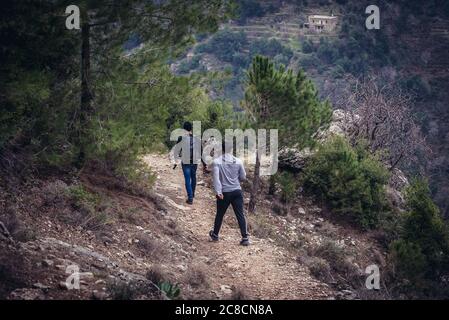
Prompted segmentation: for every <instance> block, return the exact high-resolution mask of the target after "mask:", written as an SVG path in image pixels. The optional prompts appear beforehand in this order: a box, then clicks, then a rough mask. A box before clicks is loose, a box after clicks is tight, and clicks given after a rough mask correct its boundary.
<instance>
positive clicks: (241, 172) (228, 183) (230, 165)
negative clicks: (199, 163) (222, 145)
mask: <svg viewBox="0 0 449 320" xmlns="http://www.w3.org/2000/svg"><path fill="white" fill-rule="evenodd" d="M212 170H213V179H214V189H215V193H216V194H217V195H219V194H223V192H232V191H235V190H241V189H242V187H241V186H240V181H244V180H246V172H245V168H244V167H243V162H242V160H240V159H238V158H236V157H234V156H233V155H231V154H229V153H227V154H224V155H222V156H220V157H218V158H217V159H215V160H214V161H213V162H212Z"/></svg>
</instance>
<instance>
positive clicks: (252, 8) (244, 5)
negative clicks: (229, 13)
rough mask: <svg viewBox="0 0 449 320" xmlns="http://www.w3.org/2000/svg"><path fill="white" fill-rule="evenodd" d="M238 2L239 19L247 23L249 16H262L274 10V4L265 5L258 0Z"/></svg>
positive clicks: (240, 0) (241, 0)
mask: <svg viewBox="0 0 449 320" xmlns="http://www.w3.org/2000/svg"><path fill="white" fill-rule="evenodd" d="M237 4H238V16H239V18H238V21H239V22H240V23H245V22H246V21H247V20H248V18H253V17H262V16H264V15H265V14H267V13H270V12H274V11H275V7H274V6H268V7H264V6H262V5H261V4H260V3H259V2H258V1H256V0H239V1H238V2H237Z"/></svg>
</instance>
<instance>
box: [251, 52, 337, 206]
mask: <svg viewBox="0 0 449 320" xmlns="http://www.w3.org/2000/svg"><path fill="white" fill-rule="evenodd" d="M244 107H245V109H246V111H247V112H248V113H249V115H250V117H251V119H252V122H253V126H254V127H256V128H265V129H278V130H279V146H280V147H282V148H285V147H295V148H298V149H302V148H305V147H309V146H312V145H313V144H314V142H315V135H316V133H317V131H319V130H320V129H322V128H323V127H325V126H326V125H328V124H329V123H330V120H331V116H332V110H331V107H330V104H329V103H328V102H322V101H320V99H319V98H318V92H317V90H316V89H315V86H314V85H313V83H312V82H311V81H310V80H308V79H307V77H306V76H305V75H304V73H303V72H302V71H301V70H300V71H299V72H298V73H297V74H296V75H295V74H294V73H293V71H292V70H287V69H286V68H285V67H284V66H280V67H279V68H277V67H275V64H274V62H273V61H271V60H270V59H269V58H266V57H262V56H256V57H255V58H254V60H253V63H252V65H251V66H250V68H249V70H248V72H247V81H246V91H245V101H244ZM259 143H260V141H259ZM259 187H260V156H259V155H257V156H256V166H255V173H254V179H253V187H252V191H251V198H250V204H249V212H250V213H253V212H254V211H255V207H256V202H257V193H258V192H259Z"/></svg>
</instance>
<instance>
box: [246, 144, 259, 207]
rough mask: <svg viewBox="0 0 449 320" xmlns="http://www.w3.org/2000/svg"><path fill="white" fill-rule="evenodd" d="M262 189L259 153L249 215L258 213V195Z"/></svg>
mask: <svg viewBox="0 0 449 320" xmlns="http://www.w3.org/2000/svg"><path fill="white" fill-rule="evenodd" d="M259 187H260V158H259V153H257V155H256V166H255V168H254V178H253V188H252V189H251V196H250V199H249V206H248V213H250V214H251V213H254V212H255V211H256V202H257V195H258V193H259Z"/></svg>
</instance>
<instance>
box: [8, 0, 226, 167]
mask: <svg viewBox="0 0 449 320" xmlns="http://www.w3.org/2000/svg"><path fill="white" fill-rule="evenodd" d="M68 4H70V3H69V2H68V1H65V0H57V1H49V0H44V1H39V2H36V1H28V0H27V1H21V2H10V3H8V4H7V5H5V6H3V7H2V10H1V12H0V16H1V21H2V24H0V36H1V39H2V50H1V52H0V60H1V61H2V64H1V66H0V69H1V73H2V77H1V78H0V90H1V92H0V104H1V105H2V112H1V115H0V120H1V121H0V153H2V152H3V151H4V148H5V149H6V148H8V149H15V150H17V149H19V150H21V151H22V150H26V152H27V154H30V155H31V157H29V158H30V159H32V160H33V163H30V164H29V165H33V164H34V160H37V161H36V162H38V163H40V164H44V165H48V164H50V165H52V166H58V167H61V166H67V167H68V166H70V165H71V164H72V163H73V162H74V161H75V160H76V159H78V160H80V159H81V158H82V159H83V161H81V162H85V161H89V160H91V159H100V160H106V161H107V162H108V163H109V164H111V167H116V166H119V165H120V164H117V161H119V162H122V163H123V162H126V161H128V160H129V162H133V161H134V160H135V157H136V155H137V154H138V153H140V152H143V151H146V150H148V149H151V148H154V147H155V146H158V145H159V144H160V143H161V141H162V142H163V141H164V140H165V139H166V136H167V131H168V130H170V129H171V128H172V127H174V126H178V125H179V123H180V122H181V121H182V118H181V116H180V114H182V117H184V116H185V115H186V114H187V115H189V114H191V113H192V112H193V110H194V106H195V105H196V104H197V103H198V99H199V100H203V101H204V96H205V95H204V93H202V92H201V90H198V89H196V88H194V85H193V84H192V83H191V82H190V79H188V78H180V77H175V76H173V75H171V73H170V71H169V70H168V68H167V67H163V66H161V64H160V62H162V61H163V62H165V61H167V60H168V59H169V58H170V55H176V54H178V53H179V50H180V49H182V48H184V47H185V45H186V44H187V43H189V42H191V34H192V33H195V32H207V31H215V30H217V29H218V24H219V22H220V21H221V20H222V19H223V18H224V17H227V16H228V14H229V9H230V6H229V5H230V3H229V2H228V1H221V0H212V1H209V0H208V1H203V0H201V1H196V0H195V1H184V0H183V1H181V0H170V1H163V2H145V1H139V0H126V1H103V0H97V1H79V3H78V5H79V7H80V9H81V15H82V17H81V18H82V19H81V20H82V21H81V23H82V28H83V29H84V30H89V31H90V33H89V35H88V37H87V40H88V42H89V43H90V54H91V55H90V61H89V62H90V68H88V69H89V70H83V72H88V73H89V74H90V75H91V76H90V79H89V83H88V88H87V89H86V88H85V86H84V87H83V92H84V93H86V91H87V92H88V93H89V95H90V96H92V99H91V100H90V101H89V103H84V104H81V105H80V95H81V92H80V91H81V90H80V73H81V72H80V68H81V63H80V62H81V61H80V58H79V56H80V51H81V40H82V39H81V36H80V35H81V33H80V32H73V31H70V30H67V29H66V28H65V27H64V24H65V13H64V12H65V8H66V6H67V5H68ZM155 13H157V15H158V17H160V18H149V17H150V16H153V15H154V14H155ZM11 17H14V19H12V18H11ZM89 19H90V20H91V21H89ZM168 20H170V21H171V25H170V28H167V27H166V21H168ZM3 21H4V23H3ZM118 21H120V23H118ZM89 23H90V24H94V25H95V26H91V27H90V28H89V29H87V24H89ZM114 23H116V25H115V26H117V25H120V27H113V28H111V26H112V25H114ZM105 39H107V41H105ZM83 43H84V44H86V37H84V38H83ZM138 43H143V44H145V45H146V46H149V47H150V48H148V47H147V49H150V50H147V51H145V52H143V50H136V51H135V52H132V54H131V53H130V55H129V56H126V57H124V54H125V52H124V48H125V49H131V48H133V47H135V46H136V45H137V44H138ZM155 48H157V50H153V49H155ZM127 53H129V52H127ZM136 57H140V61H136V60H138V59H136ZM85 59H87V58H85ZM86 61H87V60H86ZM83 65H86V64H83ZM149 68H152V69H151V72H150V71H149ZM86 106H87V107H86ZM180 106H181V107H180ZM184 106H185V107H184ZM178 110H179V111H178ZM189 110H190V111H189ZM172 111H174V112H172ZM86 153H87V154H86ZM81 154H82V155H83V156H82V157H81ZM0 160H1V161H3V157H0ZM5 161H6V160H5ZM80 164H82V163H80Z"/></svg>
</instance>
